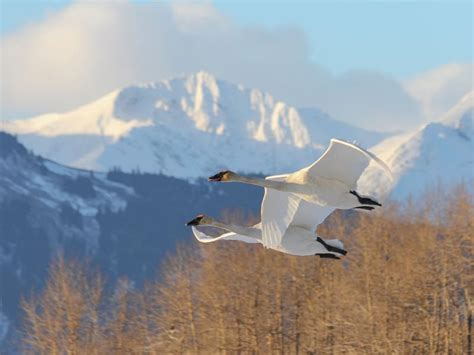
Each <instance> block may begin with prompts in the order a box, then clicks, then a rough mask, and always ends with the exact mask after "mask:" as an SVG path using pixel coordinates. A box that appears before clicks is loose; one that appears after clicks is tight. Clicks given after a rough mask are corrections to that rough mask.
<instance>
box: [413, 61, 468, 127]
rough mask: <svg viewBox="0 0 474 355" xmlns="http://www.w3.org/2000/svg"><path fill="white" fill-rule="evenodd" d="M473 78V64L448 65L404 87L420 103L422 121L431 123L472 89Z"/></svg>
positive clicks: (415, 79) (429, 72)
mask: <svg viewBox="0 0 474 355" xmlns="http://www.w3.org/2000/svg"><path fill="white" fill-rule="evenodd" d="M473 78H474V65H473V64H448V65H444V66H442V67H440V68H436V69H434V70H431V71H428V72H425V73H422V74H420V75H418V76H416V77H415V78H413V79H411V80H408V81H407V82H406V83H405V87H406V90H407V91H408V92H409V93H410V94H411V95H412V96H413V97H414V98H415V99H416V100H417V101H418V102H419V103H420V105H421V107H422V112H423V116H424V119H425V120H426V121H433V120H436V119H438V118H440V117H441V116H442V115H443V114H444V113H446V112H447V111H448V110H449V109H450V108H451V107H453V106H454V105H455V104H456V103H457V102H458V101H459V100H460V99H461V98H462V97H463V96H464V95H466V93H467V92H469V91H471V90H473V89H474V83H473V80H474V79H473Z"/></svg>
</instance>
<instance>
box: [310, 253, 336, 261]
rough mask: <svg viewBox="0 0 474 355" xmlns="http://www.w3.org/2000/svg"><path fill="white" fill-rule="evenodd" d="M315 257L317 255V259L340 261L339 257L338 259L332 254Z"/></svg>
mask: <svg viewBox="0 0 474 355" xmlns="http://www.w3.org/2000/svg"><path fill="white" fill-rule="evenodd" d="M316 255H319V257H320V258H321V259H338V260H340V259H341V258H340V257H338V256H336V255H334V254H316Z"/></svg>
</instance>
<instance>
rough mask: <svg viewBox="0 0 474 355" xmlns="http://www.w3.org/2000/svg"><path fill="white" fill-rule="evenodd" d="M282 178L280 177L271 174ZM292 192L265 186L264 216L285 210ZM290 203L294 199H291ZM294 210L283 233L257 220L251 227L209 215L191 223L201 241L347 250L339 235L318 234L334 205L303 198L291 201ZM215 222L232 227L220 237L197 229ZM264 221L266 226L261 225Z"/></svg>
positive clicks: (330, 253) (333, 253)
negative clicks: (279, 234) (223, 221)
mask: <svg viewBox="0 0 474 355" xmlns="http://www.w3.org/2000/svg"><path fill="white" fill-rule="evenodd" d="M271 178H272V179H279V177H271ZM289 196H291V194H288V193H286V192H280V191H275V190H270V189H266V190H265V196H264V198H263V201H262V220H263V219H264V218H266V214H268V213H276V217H277V218H278V217H279V214H278V212H279V211H280V212H282V213H280V215H283V217H282V218H283V219H285V218H287V216H284V214H285V212H286V205H285V203H287V202H288V197H289ZM290 204H291V203H290ZM292 207H294V208H295V211H294V214H293V216H292V219H291V221H289V222H288V227H287V228H285V230H284V232H283V233H282V234H281V236H280V237H279V236H278V233H276V232H275V231H273V230H272V229H271V227H272V225H270V229H268V228H267V229H265V228H266V227H265V224H261V223H258V224H256V225H254V226H252V227H243V226H238V225H232V224H224V223H221V222H218V221H216V220H214V219H212V218H210V217H207V216H202V215H201V216H198V217H196V218H195V219H194V220H192V221H191V222H189V223H188V225H190V226H193V232H194V235H195V237H196V239H198V240H199V241H200V242H203V243H209V242H214V241H217V240H221V239H223V240H239V241H243V242H246V243H261V244H263V245H264V246H265V247H267V248H270V249H274V250H277V251H279V252H282V253H286V254H291V255H301V256H303V255H320V256H321V257H333V258H338V257H340V256H341V255H344V254H346V252H345V251H344V245H343V244H342V242H341V241H339V240H337V239H331V240H324V239H322V238H320V237H319V236H318V235H316V234H315V230H316V227H317V226H318V225H319V224H320V223H322V222H323V221H324V219H326V217H327V216H328V215H329V214H330V213H331V212H332V211H333V210H334V208H332V207H323V206H318V205H316V204H312V203H309V202H306V201H302V200H301V201H300V202H299V203H298V204H297V205H294V204H291V206H290V208H292ZM199 225H207V226H214V227H218V228H221V229H224V230H227V231H229V233H225V234H223V235H221V236H219V237H210V236H209V235H207V234H205V233H203V232H202V231H200V230H198V229H197V228H196V226H199ZM262 225H263V227H262Z"/></svg>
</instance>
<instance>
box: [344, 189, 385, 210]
mask: <svg viewBox="0 0 474 355" xmlns="http://www.w3.org/2000/svg"><path fill="white" fill-rule="evenodd" d="M349 193H350V194H352V195H354V196H355V197H357V199H358V200H359V203H360V204H361V205H372V206H379V207H382V204H381V203H379V202H377V201H375V200H373V199H371V198H370V197H362V196H361V195H359V194H358V193H357V191H355V190H351V191H349Z"/></svg>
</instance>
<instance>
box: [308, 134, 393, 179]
mask: <svg viewBox="0 0 474 355" xmlns="http://www.w3.org/2000/svg"><path fill="white" fill-rule="evenodd" d="M372 159H373V160H375V161H376V162H377V163H378V164H379V165H380V166H381V167H382V168H383V169H384V170H385V171H386V172H387V173H388V174H389V176H390V177H392V173H391V171H390V169H389V167H388V166H387V165H386V164H385V163H384V162H383V161H382V160H380V159H379V158H377V156H375V155H374V154H373V153H371V152H369V151H367V150H365V149H363V148H360V147H358V146H356V145H354V144H352V143H348V142H344V141H341V140H339V139H331V143H330V144H329V147H328V149H326V151H325V152H324V154H323V155H322V156H321V157H320V158H319V159H318V160H317V161H316V162H314V163H313V164H312V165H311V166H309V168H308V173H309V174H310V175H314V176H321V177H324V178H327V179H332V180H339V181H341V182H343V183H344V184H346V185H347V186H350V187H355V186H356V184H357V180H359V177H360V176H361V175H362V173H363V172H364V170H365V169H366V168H367V166H368V165H369V163H370V160H372Z"/></svg>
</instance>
